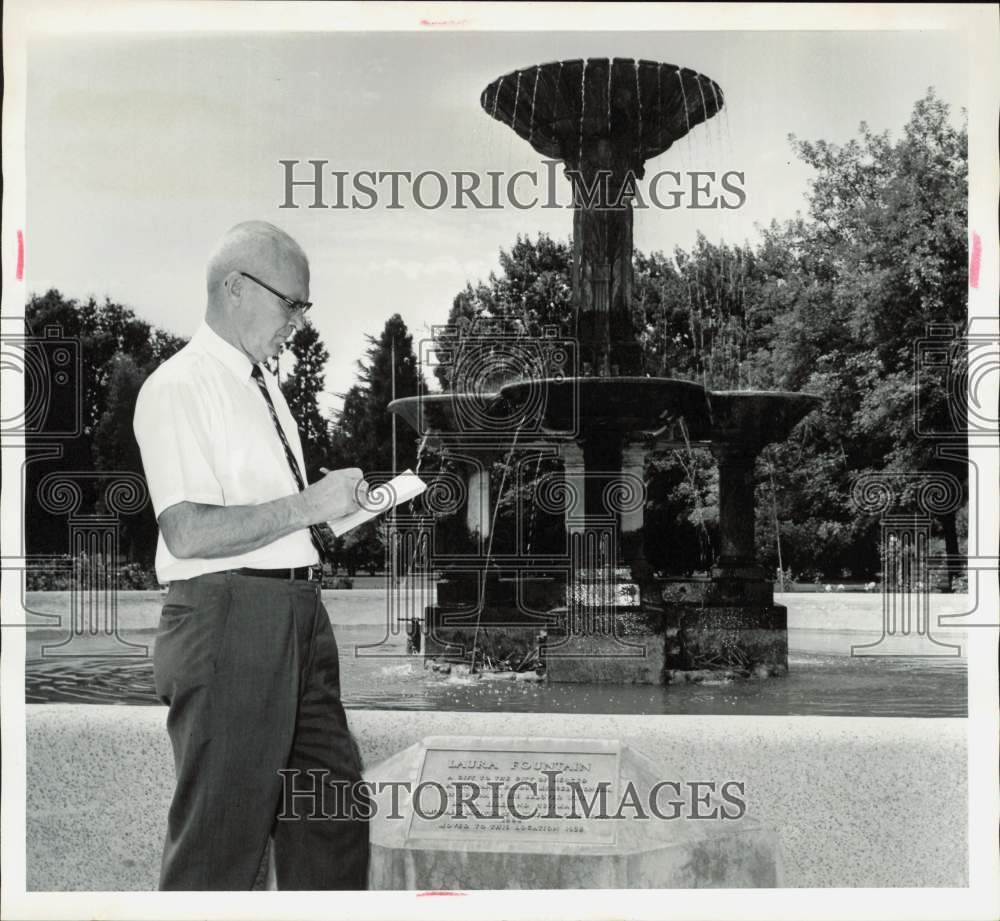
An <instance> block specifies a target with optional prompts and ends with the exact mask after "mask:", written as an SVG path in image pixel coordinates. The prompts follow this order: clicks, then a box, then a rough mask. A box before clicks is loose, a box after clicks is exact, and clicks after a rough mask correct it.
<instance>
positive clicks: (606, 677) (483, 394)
mask: <svg viewBox="0 0 1000 921" xmlns="http://www.w3.org/2000/svg"><path fill="white" fill-rule="evenodd" d="M480 101H481V104H482V106H483V109H484V110H485V111H486V112H487V113H488V114H490V115H491V116H492V117H493V118H495V119H497V120H498V121H501V122H503V123H504V124H506V125H509V126H510V127H511V128H512V129H513V130H514V131H515V132H517V134H518V135H520V136H521V137H522V138H524V139H525V140H527V141H528V142H529V143H530V144H531V145H532V147H534V149H535V150H537V151H538V152H539V153H541V154H543V155H544V156H546V157H549V158H557V159H560V160H562V161H563V162H564V163H565V164H566V167H567V175H568V176H569V177H570V179H571V182H573V184H574V192H575V201H576V206H575V208H574V215H573V303H574V306H575V314H576V328H575V330H573V331H572V332H573V335H572V337H571V338H572V339H573V343H572V345H565V344H563V343H562V342H561V341H560V340H559V339H558V338H557V339H554V340H552V341H551V342H547V341H546V340H544V339H543V340H531V341H527V340H524V341H518V340H517V339H516V338H515V339H513V340H510V339H504V338H502V337H498V338H496V339H495V341H492V340H491V339H490V337H489V336H487V337H484V339H483V342H484V343H485V349H484V348H483V347H480V349H479V353H478V354H475V355H474V357H473V358H471V359H469V361H470V362H471V363H472V364H473V365H475V364H476V363H477V362H478V365H479V366H480V367H482V368H487V369H490V374H489V375H485V376H484V375H480V377H479V378H476V375H475V374H471V375H470V374H464V375H463V374H462V373H456V374H454V375H453V379H455V380H457V381H459V382H461V381H463V380H464V381H467V382H468V381H471V382H472V383H471V384H467V385H466V386H465V387H464V388H463V387H462V386H461V384H460V385H459V387H458V388H457V392H455V393H449V394H433V395H424V396H420V397H412V398H407V399H404V400H397V401H395V402H394V403H392V404H391V405H390V410H391V411H393V412H395V413H397V414H399V415H400V416H401V417H402V418H404V419H405V420H407V421H408V422H409V423H410V424H411V425H412V426H413V427H414V428H415V429H416V430H417V431H418V432H419V433H420V434H421V435H424V436H427V437H429V438H432V439H433V440H434V442H435V443H436V444H437V446H438V447H440V448H442V449H445V450H447V451H448V452H449V454H450V456H451V457H452V459H453V461H457V462H458V463H459V465H462V464H464V466H465V469H466V471H467V476H466V499H465V503H466V504H465V509H464V511H465V515H466V521H467V523H468V525H469V530H470V532H471V533H472V535H473V537H474V538H475V539H477V540H478V550H477V551H476V552H473V553H472V554H471V555H469V556H467V557H465V558H461V557H456V556H454V555H452V554H450V553H449V552H448V548H438V549H437V550H436V551H435V553H433V554H432V558H431V560H430V565H432V566H433V567H434V568H435V569H437V570H438V571H440V572H441V573H442V578H441V579H440V580H439V582H438V592H437V604H436V605H433V606H431V607H429V608H428V609H427V611H426V614H425V623H424V627H425V633H426V641H425V642H426V645H425V647H424V648H425V652H426V654H427V655H432V656H433V655H441V654H444V653H454V654H464V655H468V653H469V650H470V648H474V647H475V646H476V644H479V645H480V646H481V647H482V646H483V645H484V644H488V643H491V642H494V643H495V642H496V641H497V640H498V638H499V640H503V641H509V642H514V643H516V642H518V641H520V642H522V643H525V644H529V643H530V642H531V640H533V639H534V638H535V637H536V636H537V635H538V634H539V633H540V632H542V631H544V635H545V637H546V646H545V653H546V655H545V658H546V665H547V674H548V677H549V679H550V680H555V681H559V680H563V681H609V682H648V683H658V682H661V681H664V680H672V679H676V678H677V677H678V676H681V675H684V674H691V673H695V672H701V671H703V670H705V669H710V670H724V671H735V672H739V673H743V674H746V673H749V672H751V671H753V672H756V673H757V674H762V673H769V674H777V673H781V672H783V671H784V670H785V669H786V668H787V634H786V612H785V608H784V607H782V606H780V605H775V604H774V595H773V584H772V582H771V581H770V580H769V579H768V578H767V575H766V573H765V572H764V570H763V569H762V567H761V566H760V565H759V564H758V563H757V562H756V560H755V555H754V487H753V469H754V461H755V459H756V457H757V454H758V453H759V452H760V450H761V448H763V447H764V446H765V445H766V444H768V443H769V442H774V441H781V440H783V439H785V438H786V437H787V436H788V434H789V432H790V431H791V429H792V428H793V427H794V426H795V425H796V424H797V423H798V422H799V421H800V420H801V419H802V418H803V417H804V416H805V415H806V414H807V413H809V412H810V411H811V410H812V409H814V408H815V407H816V406H817V405H818V403H819V401H818V399H817V398H815V397H812V396H807V395H805V394H798V393H776V392H750V391H725V392H718V391H716V392H712V391H708V390H706V389H705V388H704V387H702V386H701V385H699V384H697V383H693V382H690V381H684V380H675V379H672V378H667V377H655V378H654V377H645V376H639V375H640V374H641V372H642V355H641V349H640V346H639V343H638V341H637V337H636V335H635V331H634V329H633V324H632V310H631V291H632V254H633V245H632V221H633V210H632V205H631V201H630V196H629V195H628V194H627V190H628V183H629V182H630V181H631V179H632V178H633V177H634V179H641V178H642V176H643V171H644V163H645V161H646V160H647V159H649V158H650V157H653V156H656V155H658V154H660V153H662V152H664V151H666V150H668V149H669V148H670V147H671V145H672V144H673V143H674V142H675V141H677V140H678V139H679V138H681V137H683V136H684V135H685V134H687V133H688V132H689V131H690V130H691V129H692V128H693V127H695V126H696V125H699V124H701V123H702V122H704V121H706V120H707V119H708V118H710V117H712V116H713V115H715V114H717V113H718V112H719V111H720V109H721V108H722V105H723V94H722V91H721V89H719V87H718V86H717V85H716V84H715V83H714V82H713V81H712V80H709V79H708V78H707V77H705V76H703V75H701V74H698V73H696V72H694V71H692V70H688V69H685V68H679V67H675V66H674V65H672V64H660V63H655V62H652V61H633V60H623V59H618V58H616V59H614V60H608V59H603V58H597V59H595V58H591V59H587V60H574V61H561V62H555V63H551V64H543V65H539V66H537V67H530V68H527V69H525V70H521V71H516V72H514V73H511V74H507V75H505V76H503V77H501V78H499V79H498V80H495V81H494V82H493V83H491V84H490V85H489V86H487V87H486V89H485V90H484V91H483V94H482V96H481V100H480ZM623 188H625V189H626V194H625V195H624V196H622V195H621V194H620V193H621V190H622V189H623ZM595 189H597V190H598V193H597V195H596V196H595V194H594V190H595ZM602 190H603V191H602ZM602 196H604V197H602ZM609 203H613V204H614V205H615V207H607V205H608V204H609ZM602 205H603V206H604V207H601V206H602ZM452 341H453V343H455V344H456V346H457V347H456V349H455V356H456V358H455V360H456V361H457V362H459V363H461V361H462V360H463V359H462V358H461V355H462V354H463V352H462V349H461V347H460V346H461V341H460V340H459V339H453V340H452ZM564 345H565V347H564ZM574 347H575V350H576V351H575V368H574V367H573V365H574V360H568V359H567V355H570V354H572V350H573V348H574ZM475 351H476V350H475V349H473V352H475ZM553 353H555V354H556V356H557V357H556V359H555V360H553V359H552V356H553ZM498 356H499V363H500V365H503V364H504V363H505V362H506V365H507V366H508V367H507V370H508V372H510V373H508V374H507V382H506V383H505V382H504V381H503V380H501V381H500V382H499V383H497V384H496V386H493V383H494V382H496V374H495V370H496V367H497V358H498ZM518 356H521V365H520V367H517V366H516V365H517V357H518ZM560 356H561V357H560ZM459 370H460V369H459ZM567 371H568V372H569V373H567ZM671 445H684V446H685V447H688V448H690V447H703V448H708V449H710V450H711V451H712V453H713V454H714V456H715V457H716V459H717V462H718V465H719V531H720V535H721V547H720V551H721V553H720V556H719V559H718V560H717V563H716V565H715V567H714V568H713V569H712V572H711V575H710V577H709V578H703V579H692V580H684V581H680V580H671V579H665V578H660V577H658V576H657V575H656V574H655V573H654V572H653V571H652V567H651V566H650V565H649V564H648V562H647V561H646V556H645V551H644V547H645V545H647V544H651V543H652V542H653V541H655V540H656V539H657V535H655V534H651V533H647V532H646V528H645V527H644V516H643V509H644V505H645V495H644V486H643V477H644V467H645V462H646V458H647V456H648V454H649V453H650V452H651V451H652V450H655V449H659V448H663V447H667V446H671ZM515 449H516V450H517V451H519V452H521V451H529V452H530V451H537V452H539V454H541V455H545V454H546V453H548V454H550V455H552V454H556V455H558V457H559V458H560V459H561V467H562V473H561V477H560V478H559V480H558V482H552V481H551V477H550V478H549V481H548V482H545V483H539V484H537V488H536V490H535V492H534V496H535V501H536V502H538V503H540V504H541V503H542V501H543V496H548V501H549V502H550V504H551V502H552V501H553V497H557V498H558V499H559V500H560V502H559V507H560V509H561V511H562V513H563V514H564V516H565V533H566V546H565V552H564V553H562V554H557V555H556V556H555V557H553V556H552V555H549V556H546V557H540V556H538V555H537V554H532V553H531V552H530V549H528V548H526V547H524V546H522V545H520V544H519V545H518V547H517V548H516V549H515V551H514V552H513V553H512V554H511V553H509V552H505V553H504V554H503V555H498V554H494V553H491V552H490V548H491V535H490V531H491V526H492V518H493V514H494V501H495V499H496V497H491V496H490V495H489V476H488V470H489V467H490V464H491V463H492V462H493V461H495V460H496V459H497V458H498V457H503V456H504V453H505V452H509V454H510V455H511V456H513V451H514V450H515ZM501 645H502V643H501Z"/></svg>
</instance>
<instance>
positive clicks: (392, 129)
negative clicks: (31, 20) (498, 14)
mask: <svg viewBox="0 0 1000 921" xmlns="http://www.w3.org/2000/svg"><path fill="white" fill-rule="evenodd" d="M963 41H964V38H963V36H962V35H960V34H959V33H955V32H944V31H937V32H931V31H924V32H917V31H908V32H871V31H868V32H821V31H816V32H717V31H716V32H635V33H632V32H604V33H598V32H532V33H529V32H506V33H505V32H491V33H482V32H478V33H473V32H447V33H431V34H427V33H424V32H388V33H387V32H380V33H364V32H325V33H265V32H240V33H221V34H220V33H202V34H191V33H185V34H170V33H159V34H143V33H117V34H114V35H101V34H76V35H51V34H49V35H41V36H38V37H36V38H33V39H32V40H31V42H30V44H29V46H28V86H27V117H26V161H27V177H26V178H27V224H26V228H25V253H26V259H25V279H26V282H27V287H28V291H29V292H37V293H41V292H44V291H45V290H47V289H48V288H50V287H55V288H58V289H59V290H60V291H62V292H63V294H65V295H67V296H69V297H75V298H78V299H82V298H86V297H88V296H91V295H93V296H95V297H97V298H99V299H103V298H104V297H105V296H108V297H110V298H112V299H113V300H116V301H119V302H122V303H125V304H128V305H129V306H131V307H132V308H133V309H134V310H135V312H136V313H137V314H138V315H139V316H141V317H142V318H144V319H146V320H147V321H149V322H151V323H154V324H156V325H158V326H162V327H165V328H167V329H169V330H171V331H173V332H175V333H179V334H182V335H190V334H191V333H192V332H193V331H194V329H195V328H196V326H197V324H198V323H199V321H200V319H201V317H202V316H203V314H204V308H205V295H204V265H205V260H206V257H207V255H208V253H209V252H210V250H211V249H212V247H213V245H214V243H215V242H216V240H217V239H218V238H219V237H220V236H221V235H222V234H223V233H224V232H225V231H226V229H227V228H229V227H230V226H232V225H233V224H235V223H237V222H239V221H242V220H248V219H263V220H269V221H272V222H274V223H277V224H278V225H280V226H282V227H283V228H285V229H286V230H287V231H288V232H289V233H291V234H292V235H293V236H294V237H296V239H298V240H299V242H300V243H301V244H302V246H303V247H304V249H305V250H306V252H307V253H308V254H309V256H310V262H311V269H312V279H311V299H312V300H313V301H314V303H315V305H316V306H315V307H314V308H313V310H312V313H311V314H310V316H311V318H312V319H313V322H314V323H315V325H316V326H317V328H318V330H319V332H320V335H321V336H322V338H323V341H324V342H325V344H326V346H327V348H328V350H329V351H330V356H331V357H330V362H329V364H328V366H327V382H326V389H327V395H326V396H325V397H324V400H323V403H324V405H325V407H326V408H328V409H335V408H336V407H337V406H339V400H338V399H337V397H336V394H338V393H342V392H343V391H345V390H346V389H347V388H348V387H349V386H350V385H351V383H353V381H354V376H355V372H356V365H355V362H356V361H357V359H358V358H360V357H361V356H362V354H363V352H364V349H365V347H366V343H365V335H366V334H370V335H377V334H378V333H379V332H380V330H381V329H382V326H383V325H384V323H385V320H386V319H387V318H388V317H389V316H390V315H391V314H393V313H399V314H401V315H402V317H403V319H404V320H405V321H406V323H407V325H408V326H409V328H410V330H411V332H413V333H414V339H415V341H419V340H420V339H424V338H427V337H428V336H429V333H430V327H431V326H432V325H434V324H441V323H444V322H445V321H446V319H447V316H448V311H449V308H450V306H451V302H452V299H453V297H454V296H455V294H457V293H458V292H459V291H460V290H461V289H462V288H463V287H464V286H465V284H466V282H467V281H473V282H475V280H477V279H479V278H485V277H486V276H487V275H488V273H489V272H490V271H491V270H493V269H496V268H497V265H498V263H497V254H498V252H499V250H500V249H501V248H509V247H510V245H511V244H512V243H513V242H514V240H515V238H516V236H517V234H518V233H522V234H523V233H528V234H530V235H532V236H534V235H536V234H537V233H539V232H546V233H548V234H550V235H552V236H554V237H558V238H563V239H565V238H567V237H568V236H569V234H570V231H571V227H572V217H571V212H570V211H569V210H568V209H542V208H534V209H530V210H517V209H515V208H511V207H506V208H503V209H500V210H487V211H473V210H463V211H456V210H452V209H447V208H445V209H438V210H424V209H421V208H418V207H412V206H410V207H404V208H403V209H400V210H386V209H385V208H384V207H377V208H375V209H372V210H367V211H364V210H359V209H344V210H319V209H309V208H306V207H302V208H300V209H297V210H291V209H281V208H279V205H280V204H281V203H282V201H283V198H284V186H283V168H282V167H281V166H280V165H279V163H278V161H279V160H282V159H295V160H300V161H303V164H304V162H305V161H307V160H309V159H323V160H328V161H329V167H328V168H329V169H341V170H349V171H356V170H362V169H371V170H384V171H389V170H410V171H412V172H413V173H414V174H415V173H417V172H420V171H422V170H437V171H440V172H448V171H453V170H470V171H475V172H477V173H485V172H486V171H487V170H504V171H507V172H513V171H515V170H519V169H539V168H540V166H541V159H542V158H541V157H540V155H539V154H537V153H535V152H534V151H533V150H532V149H531V147H530V146H529V145H528V144H527V142H526V141H524V140H522V139H520V138H518V137H517V136H516V135H515V134H514V133H513V132H512V131H511V130H510V129H509V128H507V127H506V126H504V125H502V124H500V123H499V122H495V121H493V120H492V119H491V118H490V117H489V116H488V115H487V114H486V113H484V112H483V110H482V109H481V108H480V105H479V95H480V92H481V91H482V89H483V88H484V87H485V86H486V85H487V84H488V83H490V82H491V81H492V80H494V79H495V78H497V77H499V76H501V75H502V74H506V73H509V72H511V71H513V70H515V69H518V68H522V67H529V66H531V65H534V64H537V63H544V62H547V61H553V60H566V59H571V58H580V57H613V56H617V57H629V58H643V59H648V60H653V61H663V62H667V63H670V64H675V65H681V66H684V67H689V68H692V69H694V70H697V71H699V72H701V73H704V74H706V75H708V76H709V77H711V78H712V79H714V80H715V81H716V83H718V84H719V86H721V87H722V89H723V91H724V93H725V99H726V105H725V107H724V109H723V112H722V114H721V115H720V116H718V117H717V118H715V119H712V120H710V121H709V122H707V123H706V124H704V125H701V126H698V127H696V128H695V129H694V130H693V131H692V132H691V134H690V135H689V136H688V137H687V138H685V139H683V140H681V141H680V142H678V143H677V144H676V145H675V146H674V147H673V148H672V149H671V150H669V151H667V152H666V153H664V154H662V155H660V156H659V157H657V158H655V159H653V160H651V161H649V162H648V163H647V164H646V172H647V176H649V175H652V174H653V173H655V172H657V171H660V170H681V171H687V170H714V171H716V172H717V173H722V172H726V171H728V170H739V171H742V172H743V173H744V174H745V179H744V183H743V187H744V189H745V191H746V193H747V200H746V203H745V205H744V206H743V207H742V208H740V209H737V210H690V209H677V210H661V209H652V208H651V209H647V210H645V211H642V212H639V213H638V214H637V217H636V225H635V245H636V247H637V248H638V249H640V250H643V251H646V252H648V251H652V250H662V251H663V252H665V253H668V254H669V253H670V252H671V251H672V250H673V247H674V246H681V247H684V248H689V247H690V246H691V245H692V243H693V241H694V239H695V236H696V234H697V233H698V232H699V231H700V232H702V233H704V234H705V235H706V236H707V237H708V238H709V239H710V240H713V241H718V240H720V239H724V240H726V241H728V242H731V243H734V242H742V241H744V240H750V241H751V242H752V241H753V240H754V239H756V236H757V229H756V228H757V227H758V226H760V225H762V224H767V223H769V222H770V221H771V220H772V219H776V220H783V219H785V218H788V217H792V216H793V215H794V214H795V213H796V211H799V210H804V208H805V206H806V201H805V197H804V196H805V194H806V191H807V187H808V186H807V184H808V180H809V176H810V170H809V168H808V167H806V166H805V165H804V164H802V163H800V162H799V161H797V160H796V159H795V157H794V156H793V154H792V150H791V147H790V145H789V142H788V135H789V134H794V135H796V136H797V137H799V138H801V139H804V140H817V139H824V140H828V141H833V142H838V143H842V142H845V141H847V140H849V139H850V138H851V137H854V136H855V135H856V134H857V131H858V127H859V125H860V123H861V122H862V121H864V122H867V123H868V125H869V126H870V127H871V128H873V129H875V130H883V129H888V130H889V131H890V132H891V133H892V134H893V135H894V136H896V137H898V136H899V134H900V130H901V128H902V126H903V125H904V124H905V122H906V121H907V119H908V116H909V114H910V112H911V110H912V108H913V104H914V103H915V102H916V100H917V99H919V98H920V97H922V96H923V95H924V94H925V92H926V91H927V89H928V87H930V86H933V87H934V88H935V90H936V92H937V94H938V96H939V97H941V98H942V99H944V100H945V101H946V102H948V103H949V104H950V105H951V106H952V107H953V109H954V110H956V116H955V117H956V119H958V118H959V117H960V116H959V115H958V114H957V110H959V109H961V108H962V107H964V106H967V104H968V80H969V74H968V73H967V67H966V64H965V58H966V55H965V53H964V46H963ZM559 181H560V182H561V183H565V180H564V179H562V178H560V180H559ZM566 187H567V186H564V192H565V188H566ZM432 188H433V187H432ZM563 197H565V195H564V196H563ZM298 200H299V201H301V202H302V203H303V204H305V203H306V202H307V198H306V196H305V195H302V194H301V193H300V197H299V198H298Z"/></svg>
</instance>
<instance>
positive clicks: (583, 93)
mask: <svg viewBox="0 0 1000 921" xmlns="http://www.w3.org/2000/svg"><path fill="white" fill-rule="evenodd" d="M586 107H587V59H586V58H584V59H583V71H582V72H581V74H580V152H579V154H578V156H577V163H578V165H579V166H580V167H581V168H582V166H583V114H584V111H585V110H586Z"/></svg>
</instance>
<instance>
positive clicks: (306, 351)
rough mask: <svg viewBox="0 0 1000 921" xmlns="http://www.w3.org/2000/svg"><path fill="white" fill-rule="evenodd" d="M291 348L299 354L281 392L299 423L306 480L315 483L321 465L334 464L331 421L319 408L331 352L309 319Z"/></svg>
mask: <svg viewBox="0 0 1000 921" xmlns="http://www.w3.org/2000/svg"><path fill="white" fill-rule="evenodd" d="M287 347H288V350H289V351H290V352H291V353H292V354H293V355H294V356H295V367H294V368H293V370H292V372H291V373H290V374H289V375H288V376H287V377H286V378H285V380H283V381H282V382H281V392H282V393H283V394H284V395H285V400H286V401H287V403H288V408H289V409H290V410H291V413H292V418H293V419H294V420H295V422H296V424H297V425H298V428H299V437H300V438H301V440H302V454H303V457H304V459H305V464H306V480H307V482H312V481H314V480H316V479H317V478H318V477H319V476H321V475H322V474H321V473H320V471H319V468H320V467H327V466H329V465H330V463H331V457H330V454H331V449H332V446H333V443H332V439H331V436H330V423H329V421H328V420H327V419H326V418H325V417H324V415H323V413H322V412H321V411H320V408H319V395H320V394H321V393H322V392H323V387H324V385H325V383H326V373H325V368H326V363H327V361H328V360H329V358H330V353H329V352H328V351H327V349H326V346H325V345H324V344H323V341H322V340H321V339H320V337H319V333H318V332H317V330H316V327H315V326H313V325H312V324H311V323H310V322H309V321H308V320H307V321H306V322H305V323H304V325H303V326H302V328H301V329H297V330H296V331H295V335H294V336H292V338H291V341H290V342H289V343H288V346H287Z"/></svg>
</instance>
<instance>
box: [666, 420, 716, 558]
mask: <svg viewBox="0 0 1000 921" xmlns="http://www.w3.org/2000/svg"><path fill="white" fill-rule="evenodd" d="M679 422H680V429H681V437H682V438H683V439H684V449H685V450H686V451H687V459H688V463H687V464H685V463H684V460H683V459H682V458H681V456H680V454H678V453H677V452H676V451H675V452H674V455H675V456H676V457H677V459H678V461H680V465H681V467H683V468H684V473H685V474H686V476H687V478H688V484H689V485H690V486H691V493H692V495H693V496H694V509H695V512H697V514H698V524H699V525H701V549H702V552H701V562H702V563H703V564H705V568H708V563H709V562H710V560H709V554H710V553H711V550H712V541H711V538H710V537H709V535H708V525H706V524H705V510H704V507H703V506H702V504H701V493H700V492H699V490H698V484H697V482H696V480H695V476H694V449H693V448H692V447H691V439H690V437H689V436H688V430H687V425H686V424H685V422H684V419H683V418H681V419H680V420H679Z"/></svg>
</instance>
